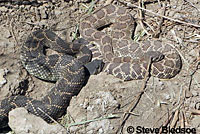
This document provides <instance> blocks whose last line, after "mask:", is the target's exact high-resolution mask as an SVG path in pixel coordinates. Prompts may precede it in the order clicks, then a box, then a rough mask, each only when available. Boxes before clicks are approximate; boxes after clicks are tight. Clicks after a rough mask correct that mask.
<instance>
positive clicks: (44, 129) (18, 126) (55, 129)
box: [9, 108, 67, 134]
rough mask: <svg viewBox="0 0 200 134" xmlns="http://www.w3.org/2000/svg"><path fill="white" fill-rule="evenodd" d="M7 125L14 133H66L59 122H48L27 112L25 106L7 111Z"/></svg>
mask: <svg viewBox="0 0 200 134" xmlns="http://www.w3.org/2000/svg"><path fill="white" fill-rule="evenodd" d="M9 126H10V128H11V129H12V130H13V131H14V132H15V134H67V131H66V130H65V129H64V128H63V127H62V126H61V125H59V124H52V125H51V124H48V123H47V122H45V121H44V120H43V119H42V118H40V117H38V116H35V115H33V114H29V113H28V111H27V110H26V109H25V108H16V109H14V110H12V111H10V112H9Z"/></svg>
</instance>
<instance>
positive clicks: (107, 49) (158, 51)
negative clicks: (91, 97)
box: [79, 4, 182, 80]
mask: <svg viewBox="0 0 200 134" xmlns="http://www.w3.org/2000/svg"><path fill="white" fill-rule="evenodd" d="M108 25H110V28H111V29H112V31H111V34H110V35H108V34H107V33H105V32H103V31H100V30H99V29H100V28H101V27H105V26H108ZM134 26H135V21H134V19H133V18H132V16H131V14H130V13H129V10H128V9H126V8H124V7H120V6H116V5H113V4H110V5H107V6H105V7H103V8H101V9H99V10H96V11H94V12H93V13H92V14H91V15H89V16H87V17H85V18H83V19H82V20H81V23H80V28H79V29H80V34H81V36H82V37H83V38H85V39H87V40H88V41H93V42H95V43H96V44H98V45H99V46H100V48H99V50H97V49H93V53H94V57H95V55H96V56H97V57H100V58H103V60H104V62H105V67H104V71H105V72H107V73H108V74H112V75H114V76H116V77H118V78H120V79H123V80H133V79H143V78H144V76H145V74H146V72H147V68H148V64H149V59H150V58H151V59H153V60H152V62H153V63H152V66H151V75H153V76H155V77H158V78H161V79H170V78H172V77H174V76H176V75H177V74H178V73H179V72H180V70H181V66H182V63H181V58H180V55H179V54H178V53H177V51H176V50H175V49H174V48H173V47H171V46H170V45H168V44H164V43H162V42H161V41H160V40H154V41H149V40H147V41H143V42H141V43H134V42H133V40H132V37H131V33H132V30H133V27H134ZM113 48H115V49H116V50H117V53H115V51H114V49H113Z"/></svg>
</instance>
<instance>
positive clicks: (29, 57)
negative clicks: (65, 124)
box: [0, 30, 102, 128]
mask: <svg viewBox="0 0 200 134" xmlns="http://www.w3.org/2000/svg"><path fill="white" fill-rule="evenodd" d="M87 43H88V42H87V41H86V40H84V39H78V40H76V41H74V42H73V43H66V42H64V41H63V40H62V39H61V38H59V37H58V36H57V35H56V34H55V33H53V32H51V31H49V30H37V31H35V32H33V33H32V34H31V35H30V36H29V37H28V39H27V40H26V42H25V43H24V44H23V45H22V48H21V55H20V58H21V61H22V64H23V66H24V67H25V69H26V70H27V71H28V72H29V73H30V74H32V75H34V76H35V77H38V78H40V79H43V80H48V81H55V82H56V83H55V86H54V87H53V88H52V89H51V90H50V92H49V93H48V94H47V95H46V96H45V97H44V98H42V100H41V101H39V100H36V99H33V98H30V97H26V96H21V95H18V96H11V97H8V98H6V99H4V100H3V101H2V102H1V105H0V128H2V127H5V126H7V125H8V113H9V111H11V110H12V109H14V108H16V107H24V108H26V109H27V110H28V111H29V112H31V113H32V114H35V115H37V116H40V117H41V118H43V119H44V120H45V121H47V122H52V120H51V118H53V119H57V118H59V117H60V116H61V115H62V114H63V113H64V112H65V111H66V108H67V106H68V105H69V102H70V100H71V97H72V96H74V95H77V94H78V93H79V91H80V90H81V88H82V87H83V86H84V84H85V82H86V80H87V75H88V73H89V72H95V71H96V69H100V68H101V66H102V62H101V61H97V60H96V61H93V62H90V60H91V56H92V55H91V51H90V50H89V49H88V48H87V47H86V44H87ZM46 48H51V49H53V50H55V51H57V52H58V53H57V54H51V55H45V49H46ZM75 57H76V58H75ZM88 65H89V67H90V66H93V68H92V69H91V70H88V69H90V68H87V66H88ZM86 68H87V69H86ZM50 117H51V118H50Z"/></svg>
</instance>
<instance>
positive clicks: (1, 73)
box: [0, 69, 9, 88]
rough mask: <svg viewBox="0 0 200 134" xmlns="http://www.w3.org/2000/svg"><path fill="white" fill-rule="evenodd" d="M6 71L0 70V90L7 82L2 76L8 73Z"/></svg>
mask: <svg viewBox="0 0 200 134" xmlns="http://www.w3.org/2000/svg"><path fill="white" fill-rule="evenodd" d="M8 72H9V71H8V69H0V88H1V87H3V85H4V84H6V83H7V80H6V79H5V78H4V76H5V75H6V74H7V73H8Z"/></svg>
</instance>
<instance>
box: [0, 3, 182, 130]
mask: <svg viewBox="0 0 200 134" xmlns="http://www.w3.org/2000/svg"><path fill="white" fill-rule="evenodd" d="M108 24H112V25H110V26H111V28H112V31H111V36H109V35H107V34H106V33H105V32H102V31H99V30H98V29H99V28H100V27H102V26H105V25H108ZM134 25H135V22H134V20H133V18H132V17H131V15H130V14H129V13H128V10H127V9H125V8H123V7H118V6H115V5H108V6H105V7H103V8H101V9H100V10H97V11H95V12H94V13H93V14H91V15H90V16H88V17H85V18H83V19H82V21H81V23H80V34H81V36H82V37H83V38H85V39H87V40H88V41H94V42H96V43H97V44H100V51H99V50H98V49H93V48H91V50H92V51H93V57H94V58H98V57H100V58H103V60H104V62H105V66H104V71H105V72H107V73H109V74H113V75H114V76H116V77H118V78H120V79H123V80H132V79H143V78H144V76H145V73H146V72H147V66H148V62H149V58H152V61H153V64H152V68H151V74H152V75H153V76H156V77H158V78H162V79H169V78H172V77H174V76H175V75H176V74H178V73H179V71H180V70H181V59H180V56H179V55H178V54H177V52H176V51H175V50H174V49H173V48H172V47H171V46H169V45H166V44H162V42H161V41H159V40H157V41H144V42H142V43H140V44H138V43H133V41H132V40H131V32H132V31H131V30H132V29H133V27H134ZM87 43H88V42H87V41H85V40H84V39H79V40H76V41H75V42H73V43H65V42H64V41H63V40H61V39H60V38H59V37H58V36H56V35H55V34H54V33H53V32H51V31H48V30H38V31H36V32H34V33H32V34H31V35H30V36H29V37H28V39H27V41H26V42H25V43H24V45H23V46H22V52H21V60H22V63H23V65H24V67H25V68H26V69H27V70H28V72H29V73H30V74H32V75H34V76H36V77H38V78H41V79H44V80H48V81H57V82H56V84H55V86H54V87H53V88H52V89H51V91H50V92H49V94H48V95H46V96H45V97H44V98H43V99H42V100H41V101H39V100H35V99H32V98H29V97H26V96H11V97H9V98H6V99H4V100H3V101H2V102H1V105H0V122H1V124H0V128H1V127H3V126H4V125H5V126H6V125H7V123H8V112H9V111H10V110H12V109H14V108H16V107H25V108H26V109H27V110H28V111H29V112H31V113H33V114H35V115H38V116H40V117H42V118H43V119H44V120H46V121H47V122H51V119H50V118H49V117H48V116H46V114H48V115H49V116H51V117H52V118H54V119H57V118H58V117H60V116H61V115H62V114H63V113H64V111H65V110H66V108H67V106H68V104H69V101H70V99H71V97H72V96H73V95H76V94H78V92H79V91H80V90H81V88H82V87H83V85H84V83H85V80H86V73H87V72H88V71H89V73H90V74H93V73H94V72H99V71H100V70H101V68H102V62H101V61H99V60H94V61H93V62H89V61H90V60H91V51H90V50H89V49H88V48H87V47H85V45H86V44H87ZM46 47H47V48H48V47H50V48H51V49H53V50H55V51H57V52H59V54H53V55H49V56H46V55H45V53H44V49H45V48H46ZM113 47H114V48H116V49H117V50H118V54H116V52H114V50H113ZM117 55H119V56H117ZM73 56H75V57H76V58H74V57H73ZM88 62H89V63H88ZM86 68H87V69H86ZM87 70H88V71H87ZM38 108H40V109H41V110H42V111H43V112H44V113H43V112H42V111H40V110H39V109H38ZM45 113H46V114H45Z"/></svg>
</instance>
